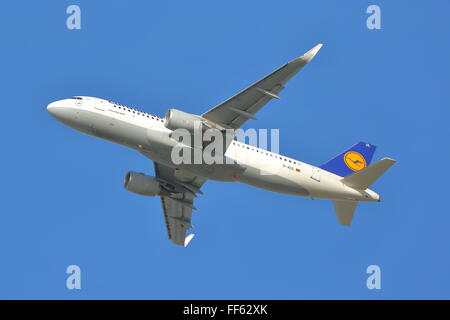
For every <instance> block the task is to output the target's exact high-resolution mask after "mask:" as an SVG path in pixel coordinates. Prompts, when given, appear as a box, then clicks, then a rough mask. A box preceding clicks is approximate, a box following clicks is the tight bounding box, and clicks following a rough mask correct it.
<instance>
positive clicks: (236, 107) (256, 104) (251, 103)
mask: <svg viewBox="0 0 450 320" xmlns="http://www.w3.org/2000/svg"><path fill="white" fill-rule="evenodd" d="M321 47H322V44H318V45H316V46H315V47H314V48H312V49H311V50H309V51H308V52H306V53H305V54H304V55H303V56H301V57H299V58H297V59H295V60H292V61H291V62H289V63H287V64H285V65H284V66H282V67H280V68H278V69H277V70H275V71H274V72H272V73H271V74H269V75H268V76H266V77H264V78H263V79H261V80H259V81H258V82H256V83H254V84H252V85H251V86H250V87H248V88H247V89H244V90H243V91H241V92H240V93H238V94H236V95H235V96H233V97H231V98H229V99H228V100H226V101H225V102H222V103H221V104H219V105H217V106H216V107H214V108H212V109H211V110H209V111H207V112H205V113H204V114H203V115H202V117H203V118H205V119H208V120H210V121H212V122H215V123H217V124H219V125H221V126H223V127H225V128H232V129H237V128H239V127H240V126H241V125H242V124H243V123H245V122H246V121H247V120H248V119H254V120H256V118H255V116H254V115H255V113H256V112H258V110H259V109H261V108H262V107H263V106H264V105H265V104H266V103H267V102H269V101H270V100H272V99H273V98H275V99H280V97H279V96H278V93H280V91H281V90H283V88H284V84H285V83H286V82H287V81H288V80H289V79H291V78H292V77H293V76H294V75H295V74H296V73H297V72H299V71H300V70H301V69H302V68H303V67H304V66H305V65H306V64H307V63H308V62H309V61H311V60H312V58H314V56H315V55H316V53H317V52H318V51H319V50H320V48H321Z"/></svg>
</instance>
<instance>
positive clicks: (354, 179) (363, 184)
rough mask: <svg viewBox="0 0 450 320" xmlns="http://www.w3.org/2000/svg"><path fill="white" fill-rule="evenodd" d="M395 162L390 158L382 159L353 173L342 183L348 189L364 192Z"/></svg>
mask: <svg viewBox="0 0 450 320" xmlns="http://www.w3.org/2000/svg"><path fill="white" fill-rule="evenodd" d="M396 162H397V161H396V160H394V159H391V158H383V159H381V160H380V161H377V162H375V163H374V164H371V165H370V166H368V167H365V168H363V169H361V171H358V172H354V173H352V174H351V175H349V176H346V177H345V178H344V179H342V182H343V183H344V184H346V185H348V186H349V187H352V188H355V189H359V190H366V189H367V188H368V187H369V186H370V185H371V184H372V183H374V182H375V180H377V179H378V178H379V177H380V176H381V175H382V174H383V173H385V172H386V170H387V169H389V168H390V167H391V166H392V165H393V164H394V163H396Z"/></svg>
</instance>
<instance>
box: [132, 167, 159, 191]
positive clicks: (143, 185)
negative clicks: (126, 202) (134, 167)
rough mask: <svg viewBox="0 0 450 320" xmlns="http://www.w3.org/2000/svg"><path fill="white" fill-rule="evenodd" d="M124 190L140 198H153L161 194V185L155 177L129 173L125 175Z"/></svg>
mask: <svg viewBox="0 0 450 320" xmlns="http://www.w3.org/2000/svg"><path fill="white" fill-rule="evenodd" d="M124 187H125V189H127V190H128V191H130V192H133V193H136V194H139V195H141V196H148V197H155V196H157V195H160V194H161V185H160V183H159V182H158V181H157V180H156V178H155V177H152V176H147V175H145V174H143V173H139V172H133V171H130V172H128V173H127V174H126V175H125V183H124Z"/></svg>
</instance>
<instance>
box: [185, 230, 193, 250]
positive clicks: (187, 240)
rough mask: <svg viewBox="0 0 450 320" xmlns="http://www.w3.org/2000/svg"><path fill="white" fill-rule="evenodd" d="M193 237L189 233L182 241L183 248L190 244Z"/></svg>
mask: <svg viewBox="0 0 450 320" xmlns="http://www.w3.org/2000/svg"><path fill="white" fill-rule="evenodd" d="M194 236H195V234H193V233H191V234H190V235H188V236H187V237H186V238H185V239H184V247H187V245H188V244H189V242H191V240H192V239H193V238H194Z"/></svg>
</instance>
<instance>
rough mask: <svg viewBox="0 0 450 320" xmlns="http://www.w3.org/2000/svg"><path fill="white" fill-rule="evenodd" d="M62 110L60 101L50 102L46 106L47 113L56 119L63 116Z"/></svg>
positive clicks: (62, 105)
mask: <svg viewBox="0 0 450 320" xmlns="http://www.w3.org/2000/svg"><path fill="white" fill-rule="evenodd" d="M64 109H65V108H64V103H63V102H62V101H61V100H60V101H55V102H52V103H50V104H49V105H48V106H47V111H48V113H50V114H51V115H52V116H53V117H55V118H57V119H59V118H61V117H62V116H63V115H64Z"/></svg>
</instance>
